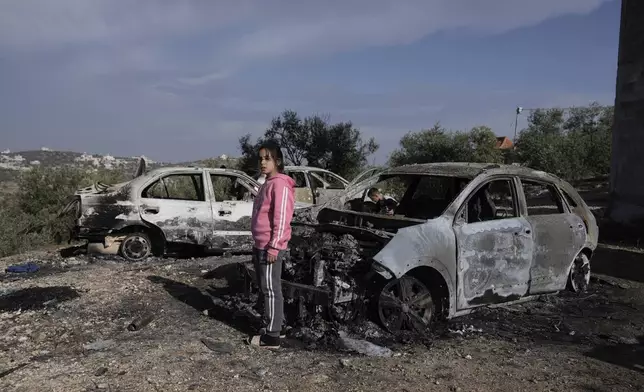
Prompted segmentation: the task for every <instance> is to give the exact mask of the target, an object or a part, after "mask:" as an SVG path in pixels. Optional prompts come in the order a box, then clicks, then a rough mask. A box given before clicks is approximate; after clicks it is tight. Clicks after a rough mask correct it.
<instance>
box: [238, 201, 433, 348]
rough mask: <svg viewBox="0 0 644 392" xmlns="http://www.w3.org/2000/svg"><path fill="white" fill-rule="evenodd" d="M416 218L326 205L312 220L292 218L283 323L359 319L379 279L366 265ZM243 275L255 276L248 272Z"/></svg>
mask: <svg viewBox="0 0 644 392" xmlns="http://www.w3.org/2000/svg"><path fill="white" fill-rule="evenodd" d="M420 222H422V221H420V220H417V219H410V218H401V217H392V216H386V215H377V214H370V213H362V212H354V211H346V210H343V211H342V210H336V209H331V208H325V209H323V210H322V211H320V213H319V214H318V221H317V223H316V224H312V223H301V222H294V224H293V233H292V237H291V240H290V251H289V253H288V255H287V256H286V258H285V260H284V265H283V271H282V292H283V295H284V306H285V316H286V320H285V323H286V325H288V326H290V327H299V328H306V329H308V330H315V332H316V333H323V332H324V331H326V330H328V329H329V327H332V326H334V325H335V326H337V325H338V324H342V325H344V326H350V325H354V326H358V325H364V324H365V322H367V321H369V319H371V318H372V316H374V315H375V313H374V311H375V306H374V305H375V304H376V303H375V302H376V301H377V295H378V293H379V292H380V289H381V288H382V285H383V284H384V283H385V279H384V278H383V277H382V276H380V275H379V274H377V273H375V271H374V270H373V269H372V263H373V256H375V255H376V254H377V253H378V252H380V250H381V249H382V248H383V247H384V246H385V245H386V244H387V243H388V242H389V240H390V239H391V238H393V236H394V235H395V233H396V232H397V230H398V229H400V228H402V227H406V226H411V225H416V224H418V223H420ZM244 268H246V269H247V270H250V269H253V266H252V263H245V264H244ZM245 275H246V276H247V277H249V278H250V279H252V280H254V279H255V273H254V272H251V271H247V272H246V273H245ZM313 326H315V327H313ZM321 336H322V335H320V336H318V338H319V337H321Z"/></svg>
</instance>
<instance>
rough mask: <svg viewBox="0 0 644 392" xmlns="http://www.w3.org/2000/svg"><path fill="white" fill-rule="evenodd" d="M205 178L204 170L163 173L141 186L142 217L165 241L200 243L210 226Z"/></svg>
mask: <svg viewBox="0 0 644 392" xmlns="http://www.w3.org/2000/svg"><path fill="white" fill-rule="evenodd" d="M204 180H205V178H204V173H203V170H185V171H177V172H166V173H162V174H161V175H160V176H158V177H156V178H155V179H153V180H152V181H150V182H148V183H146V184H145V185H144V186H143V189H142V191H141V194H140V198H139V212H140V215H141V219H143V220H144V221H145V222H148V223H150V224H152V225H155V226H157V227H159V228H160V229H161V230H162V231H163V233H164V234H165V237H166V240H167V241H168V242H181V243H190V244H197V245H203V244H204V243H205V242H207V240H208V236H209V234H210V232H211V231H212V229H213V216H212V208H211V205H210V198H209V195H208V192H206V189H207V188H206V183H205V181H204Z"/></svg>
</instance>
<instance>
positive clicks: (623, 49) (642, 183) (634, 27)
mask: <svg viewBox="0 0 644 392" xmlns="http://www.w3.org/2000/svg"><path fill="white" fill-rule="evenodd" d="M617 64H618V65H617V86H616V91H615V120H614V121H615V122H614V125H613V145H612V158H611V172H610V195H611V200H610V204H609V208H608V215H609V217H610V218H611V219H612V220H613V221H615V222H617V223H623V224H638V225H639V224H644V0H622V18H621V23H620V32H619V55H618V62H617Z"/></svg>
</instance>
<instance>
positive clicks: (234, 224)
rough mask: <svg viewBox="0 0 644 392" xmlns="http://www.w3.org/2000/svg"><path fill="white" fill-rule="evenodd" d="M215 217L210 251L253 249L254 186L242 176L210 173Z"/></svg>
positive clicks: (227, 173) (229, 173)
mask: <svg viewBox="0 0 644 392" xmlns="http://www.w3.org/2000/svg"><path fill="white" fill-rule="evenodd" d="M210 183H211V185H212V192H213V202H212V213H213V217H214V225H213V226H214V228H213V238H212V241H211V248H213V249H231V250H250V249H251V248H252V233H251V231H250V219H251V216H252V215H253V200H254V197H255V194H256V193H255V191H254V189H253V188H254V186H253V185H254V184H251V183H249V181H247V180H245V178H243V177H242V176H241V175H238V174H236V173H232V172H226V171H211V172H210Z"/></svg>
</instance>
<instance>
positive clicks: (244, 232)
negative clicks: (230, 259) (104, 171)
mask: <svg viewBox="0 0 644 392" xmlns="http://www.w3.org/2000/svg"><path fill="white" fill-rule="evenodd" d="M257 189H258V184H257V182H256V181H255V180H253V179H252V178H251V177H250V176H248V175H246V174H245V173H244V172H241V171H238V170H233V169H225V168H220V169H210V168H195V167H166V168H160V169H155V170H152V171H149V172H147V173H143V170H141V171H137V174H136V177H135V178H134V179H133V180H131V181H129V182H126V183H122V184H116V185H103V184H95V185H94V186H92V187H89V188H85V189H81V190H79V191H78V192H76V194H75V195H74V196H73V200H72V201H71V202H70V204H68V206H67V207H66V209H65V210H67V211H75V213H76V224H75V227H74V229H73V235H72V238H74V239H82V240H87V241H88V242H89V246H90V247H92V250H97V251H99V252H100V253H119V254H120V255H121V256H123V257H124V258H126V259H128V260H131V261H136V260H142V259H145V258H146V257H148V256H150V255H152V254H155V255H161V254H163V253H164V252H165V251H166V249H167V245H168V244H190V245H196V246H199V247H204V248H208V249H215V250H229V249H230V250H240V251H244V250H250V249H251V247H252V238H251V232H250V217H251V214H252V205H253V199H254V197H255V196H256V194H257Z"/></svg>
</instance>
